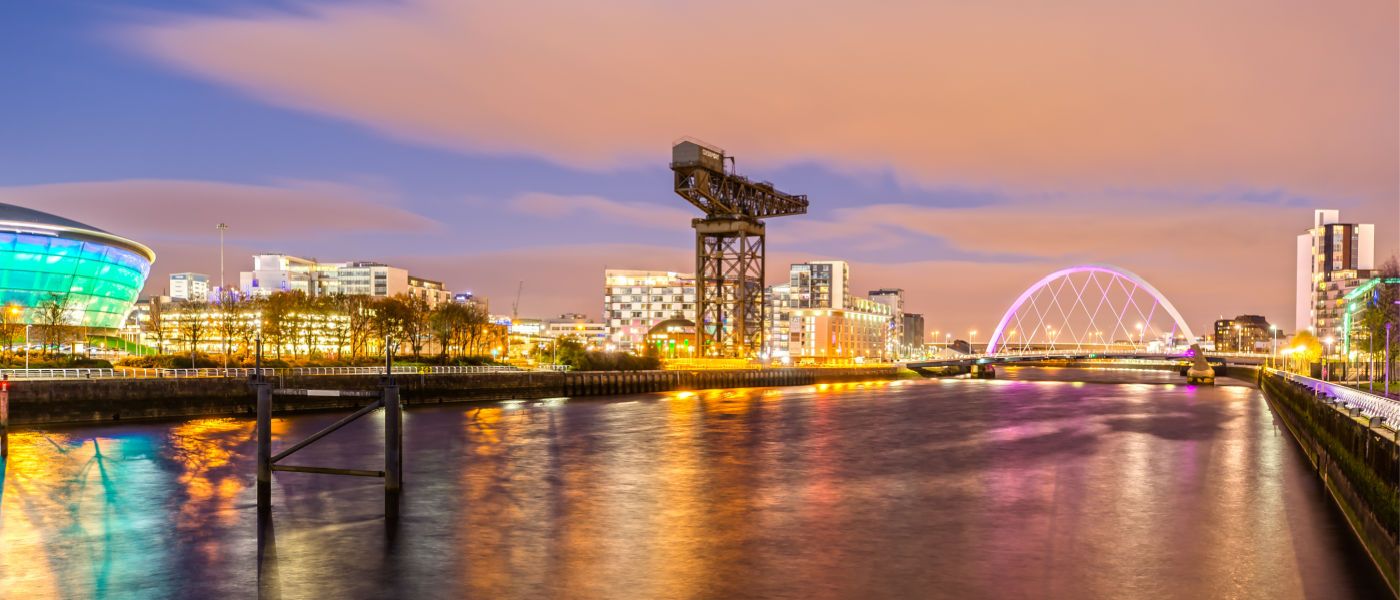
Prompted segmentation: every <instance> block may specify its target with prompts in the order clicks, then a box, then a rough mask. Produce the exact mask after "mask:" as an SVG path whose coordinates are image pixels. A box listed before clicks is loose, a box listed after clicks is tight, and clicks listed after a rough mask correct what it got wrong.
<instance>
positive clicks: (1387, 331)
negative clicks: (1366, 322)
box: [1385, 323, 1394, 396]
mask: <svg viewBox="0 0 1400 600" xmlns="http://www.w3.org/2000/svg"><path fill="white" fill-rule="evenodd" d="M1392 325H1394V323H1386V324H1385V393H1386V395H1387V396H1388V395H1390V327H1391V326H1392Z"/></svg>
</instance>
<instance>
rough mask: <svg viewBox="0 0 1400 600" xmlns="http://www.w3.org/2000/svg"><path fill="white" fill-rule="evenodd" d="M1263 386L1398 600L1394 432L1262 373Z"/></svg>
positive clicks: (1399, 451) (1399, 527) (1398, 468)
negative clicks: (1370, 423) (1384, 429)
mask: <svg viewBox="0 0 1400 600" xmlns="http://www.w3.org/2000/svg"><path fill="white" fill-rule="evenodd" d="M1259 387H1260V388H1261V389H1262V390H1263V391H1264V396H1265V398H1266V399H1267V400H1268V402H1269V404H1270V406H1272V407H1273V409H1274V412H1275V413H1276V414H1278V415H1279V417H1280V419H1281V420H1282V421H1283V422H1284V424H1285V425H1286V426H1287V428H1288V430H1289V431H1290V432H1291V433H1292V434H1293V437H1294V439H1296V440H1297V442H1298V444H1299V446H1301V447H1302V449H1303V452H1304V453H1305V454H1306V455H1307V456H1308V460H1310V461H1311V462H1312V464H1313V467H1314V468H1315V469H1316V472H1317V475H1318V477H1320V478H1321V479H1322V481H1323V483H1324V484H1325V485H1326V487H1327V490H1328V492H1330V493H1331V495H1332V498H1333V500H1335V501H1336V503H1337V505H1338V506H1339V507H1341V509H1342V513H1343V514H1344V515H1345V516H1346V519H1347V522H1348V524H1350V525H1351V528H1352V530H1353V532H1355V534H1356V536H1357V538H1358V539H1360V541H1361V543H1362V545H1363V546H1365V548H1366V551H1367V553H1368V554H1369V555H1370V557H1371V559H1372V560H1373V561H1374V562H1375V563H1376V566H1377V567H1378V568H1379V570H1380V572H1381V576H1382V577H1383V578H1384V579H1385V581H1386V583H1387V585H1389V586H1390V590H1391V593H1392V594H1396V595H1397V597H1400V443H1397V440H1396V439H1395V438H1394V437H1393V436H1394V433H1393V432H1383V431H1382V430H1380V429H1379V428H1376V427H1371V426H1370V425H1369V424H1368V423H1366V422H1365V421H1363V420H1362V419H1360V418H1358V417H1354V416H1352V415H1350V414H1348V413H1347V412H1346V411H1344V410H1342V409H1341V408H1338V407H1337V406H1335V405H1332V404H1327V403H1323V402H1321V401H1319V400H1318V399H1317V398H1316V397H1314V396H1313V395H1312V394H1310V393H1308V392H1307V391H1306V390H1303V389H1301V388H1299V387H1297V386H1294V385H1290V384H1289V383H1288V382H1287V381H1284V380H1283V379H1281V378H1279V377H1277V376H1275V375H1270V374H1267V373H1262V374H1261V375H1260V377H1259ZM1386 433H1390V436H1391V437H1387V435H1386Z"/></svg>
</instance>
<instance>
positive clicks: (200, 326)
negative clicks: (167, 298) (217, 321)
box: [176, 302, 210, 368]
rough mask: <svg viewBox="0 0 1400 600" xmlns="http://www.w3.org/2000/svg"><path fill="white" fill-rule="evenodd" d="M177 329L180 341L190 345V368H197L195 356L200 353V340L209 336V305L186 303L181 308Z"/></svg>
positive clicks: (177, 318)
mask: <svg viewBox="0 0 1400 600" xmlns="http://www.w3.org/2000/svg"><path fill="white" fill-rule="evenodd" d="M176 328H177V330H178V331H179V334H180V340H181V341H182V342H185V343H186V344H188V345H189V348H190V368H194V367H195V355H196V354H198V352H199V340H201V339H204V337H205V336H206V335H208V334H209V330H210V322H209V304H208V303H205V302H186V303H184V304H183V305H181V306H180V310H179V311H178V313H177V316H176Z"/></svg>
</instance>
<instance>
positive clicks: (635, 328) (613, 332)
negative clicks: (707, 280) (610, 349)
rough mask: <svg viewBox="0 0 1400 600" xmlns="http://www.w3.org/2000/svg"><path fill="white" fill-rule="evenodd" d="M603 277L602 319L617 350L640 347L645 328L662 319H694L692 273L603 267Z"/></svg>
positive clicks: (654, 324)
mask: <svg viewBox="0 0 1400 600" xmlns="http://www.w3.org/2000/svg"><path fill="white" fill-rule="evenodd" d="M603 279H604V284H603V320H604V322H605V323H607V326H608V340H609V342H610V343H611V344H613V345H614V346H615V347H616V349H618V350H636V349H640V348H642V346H643V343H644V341H645V340H646V335H647V332H649V331H651V328H652V327H655V326H656V325H657V324H658V323H661V322H662V321H666V320H669V319H685V320H687V321H690V322H691V323H694V322H695V275H694V274H691V273H676V272H673V271H641V270H634V269H607V270H606V271H604V273H603Z"/></svg>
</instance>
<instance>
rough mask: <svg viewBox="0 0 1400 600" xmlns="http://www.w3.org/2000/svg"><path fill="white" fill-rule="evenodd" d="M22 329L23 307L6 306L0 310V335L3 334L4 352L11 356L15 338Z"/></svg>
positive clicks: (13, 350) (20, 333)
mask: <svg viewBox="0 0 1400 600" xmlns="http://www.w3.org/2000/svg"><path fill="white" fill-rule="evenodd" d="M23 331H24V309H23V308H20V307H19V306H16V305H10V306H6V307H5V309H4V311H3V312H0V335H3V336H5V354H6V355H7V356H13V355H14V352H15V338H17V337H19V336H20V335H22V333H23Z"/></svg>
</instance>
